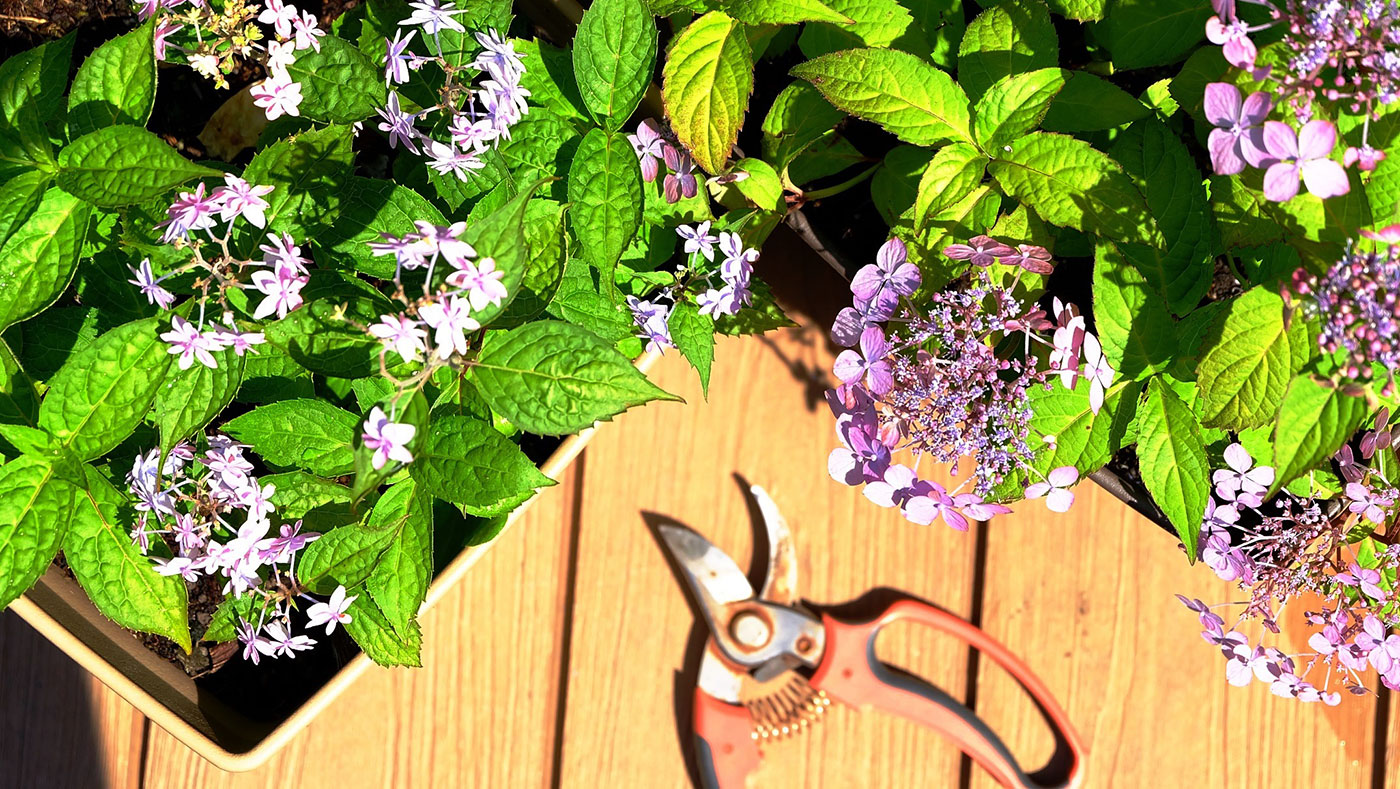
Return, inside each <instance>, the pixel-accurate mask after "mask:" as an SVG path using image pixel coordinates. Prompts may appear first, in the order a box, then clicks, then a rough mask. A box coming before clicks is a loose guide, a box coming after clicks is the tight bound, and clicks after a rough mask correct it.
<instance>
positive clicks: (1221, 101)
mask: <svg viewBox="0 0 1400 789" xmlns="http://www.w3.org/2000/svg"><path fill="white" fill-rule="evenodd" d="M1271 108H1272V101H1271V99H1270V98H1269V96H1268V94H1265V93H1251V94H1250V95H1249V98H1247V99H1243V98H1241V94H1240V89H1239V88H1237V87H1235V86H1234V85H1231V84H1229V83H1228V82H1212V83H1211V84H1209V85H1207V86H1206V91H1205V114H1206V119H1207V120H1209V121H1210V122H1211V124H1212V125H1213V126H1215V128H1214V129H1212V130H1211V132H1210V138H1209V140H1208V143H1209V148H1210V161H1211V165H1212V166H1213V167H1214V168H1215V172H1216V174H1217V175H1234V174H1236V173H1239V172H1242V171H1243V170H1244V169H1245V165H1249V166H1251V167H1256V168H1259V169H1261V170H1263V171H1264V197H1265V198H1267V199H1269V200H1272V201H1274V202H1277V203H1283V202H1287V201H1289V200H1292V199H1293V198H1294V197H1295V196H1297V194H1298V182H1299V180H1301V181H1302V183H1303V185H1304V186H1306V187H1307V189H1308V191H1309V192H1311V193H1312V194H1315V195H1317V196H1318V197H1323V198H1327V197H1337V196H1338V195H1344V194H1346V193H1347V192H1349V191H1350V190H1351V184H1350V183H1349V182H1348V181H1347V174H1346V170H1344V169H1343V168H1342V165H1341V164H1339V163H1337V162H1335V161H1333V160H1332V159H1331V158H1330V157H1331V156H1332V151H1333V149H1334V148H1336V147H1337V127H1336V126H1335V125H1334V124H1333V123H1332V122H1331V121H1324V120H1312V121H1308V122H1307V123H1304V124H1303V126H1302V128H1301V129H1300V130H1299V131H1297V132H1295V131H1294V130H1293V127H1292V126H1289V125H1288V124H1286V123H1283V122H1281V121H1270V120H1265V119H1266V118H1267V117H1268V115H1269V111H1270V109H1271ZM1368 164H1369V165H1370V166H1368ZM1371 166H1374V164H1373V163H1371V162H1370V160H1369V159H1368V160H1367V162H1363V163H1362V169H1370V168H1371Z"/></svg>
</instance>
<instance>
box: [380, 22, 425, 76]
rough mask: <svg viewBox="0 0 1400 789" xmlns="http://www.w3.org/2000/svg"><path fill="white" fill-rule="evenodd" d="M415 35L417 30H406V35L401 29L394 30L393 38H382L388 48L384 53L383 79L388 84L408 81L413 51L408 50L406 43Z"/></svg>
mask: <svg viewBox="0 0 1400 789" xmlns="http://www.w3.org/2000/svg"><path fill="white" fill-rule="evenodd" d="M416 35H418V31H417V30H410V31H408V36H407V37H405V36H404V34H403V31H402V30H395V31H394V37H393V39H388V38H386V39H384V45H385V47H387V49H388V51H387V52H386V53H385V63H384V79H385V81H386V82H387V83H388V84H390V85H401V84H403V83H405V82H408V69H409V66H410V65H412V63H413V61H414V56H413V53H412V52H409V51H408V45H409V43H411V42H412V41H413V37H414V36H416Z"/></svg>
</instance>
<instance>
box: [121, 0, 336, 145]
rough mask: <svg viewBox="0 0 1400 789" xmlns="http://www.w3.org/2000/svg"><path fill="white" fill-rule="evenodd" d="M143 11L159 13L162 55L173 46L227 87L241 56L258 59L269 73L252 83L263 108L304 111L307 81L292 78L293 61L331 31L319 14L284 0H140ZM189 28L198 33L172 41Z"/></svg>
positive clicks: (273, 114)
mask: <svg viewBox="0 0 1400 789" xmlns="http://www.w3.org/2000/svg"><path fill="white" fill-rule="evenodd" d="M137 13H138V16H140V18H141V19H148V18H150V17H151V16H153V15H157V14H159V19H158V20H157V22H156V29H155V55H156V59H157V60H165V59H167V57H168V56H169V55H170V53H171V50H172V49H173V50H174V51H176V52H178V53H180V54H181V55H182V56H183V57H184V59H185V62H186V63H188V64H189V66H190V67H191V68H193V69H194V70H195V71H196V72H198V73H199V74H200V75H202V76H205V77H208V78H209V79H212V80H213V81H214V85H215V87H218V88H226V87H228V80H227V78H226V75H227V74H229V73H231V72H232V71H233V70H234V69H235V68H236V67H237V66H238V63H239V61H240V60H247V59H257V60H259V61H260V62H262V64H263V65H264V67H265V68H266V69H267V75H268V76H267V79H265V80H263V81H262V82H260V83H258V84H256V85H254V86H253V87H252V88H251V89H250V93H251V95H252V97H253V103H254V104H255V105H257V106H258V107H260V108H262V109H263V111H264V112H265V113H266V114H267V117H268V119H269V120H272V119H275V118H278V117H281V116H282V115H293V116H295V115H298V114H299V110H298V108H299V107H300V105H301V100H302V96H301V83H299V82H295V81H293V80H292V78H291V76H290V74H289V73H288V71H287V67H288V66H290V65H291V64H293V63H295V62H296V58H297V55H296V53H297V52H299V51H301V50H304V49H308V48H310V49H313V50H315V51H318V52H319V51H320V49H321V43H320V41H319V39H320V38H321V37H322V36H324V35H325V31H324V30H321V29H320V27H319V26H318V24H317V19H316V15H315V14H312V13H311V12H309V11H304V10H300V9H298V8H297V7H296V6H294V5H292V4H290V3H284V2H283V0H267V4H266V5H265V6H261V7H259V6H258V5H256V4H250V3H247V2H245V1H244V0H231V1H230V2H226V3H221V4H215V3H206V2H203V0H188V1H187V0H138V3H137ZM255 21H256V22H258V23H261V24H264V25H267V26H269V27H271V29H272V32H273V38H272V39H271V40H269V41H267V42H266V43H261V42H263V40H264V34H263V31H262V29H261V28H259V27H258V25H257V24H254V22H255ZM186 28H189V30H190V31H192V36H191V35H190V34H186V35H185V36H183V37H181V38H182V40H183V41H184V42H185V44H184V45H180V44H174V43H172V42H171V40H170V39H171V37H172V36H174V35H175V34H176V33H178V32H179V31H181V30H185V29H186Z"/></svg>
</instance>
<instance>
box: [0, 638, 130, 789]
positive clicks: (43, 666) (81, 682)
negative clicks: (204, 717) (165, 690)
mask: <svg viewBox="0 0 1400 789" xmlns="http://www.w3.org/2000/svg"><path fill="white" fill-rule="evenodd" d="M144 727H145V718H144V717H142V716H141V714H140V713H138V712H137V711H136V709H135V708H134V707H132V706H131V705H130V704H128V703H126V701H124V700H123V699H122V698H121V697H120V696H118V695H117V694H116V693H113V692H112V691H110V690H108V689H107V687H106V686H105V685H103V684H102V683H101V682H98V681H97V680H96V679H94V678H93V677H92V675H90V674H88V673H87V672H86V671H84V670H83V669H82V668H81V667H80V666H78V664H76V663H74V662H73V661H72V660H70V659H69V658H68V656H67V655H64V654H63V653H62V652H60V651H59V650H58V648H57V647H55V646H53V645H52V644H50V643H49V642H48V641H47V640H46V639H45V638H44V637H43V636H41V635H39V634H38V633H36V632H34V630H33V629H32V628H30V627H29V625H27V624H25V623H24V621H23V620H21V619H20V618H19V617H18V616H16V615H15V614H12V613H0V786H14V787H45V789H49V788H50V787H52V788H53V789H66V788H67V787H75V788H76V787H81V788H82V789H88V787H136V786H138V785H139V780H140V775H141V740H142V736H143V732H144Z"/></svg>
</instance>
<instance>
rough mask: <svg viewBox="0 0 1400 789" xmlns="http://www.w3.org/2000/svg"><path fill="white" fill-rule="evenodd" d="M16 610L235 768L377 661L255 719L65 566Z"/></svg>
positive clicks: (439, 594) (642, 365) (282, 738)
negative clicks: (289, 707) (207, 686)
mask: <svg viewBox="0 0 1400 789" xmlns="http://www.w3.org/2000/svg"><path fill="white" fill-rule="evenodd" d="M656 359H657V355H656V354H644V355H642V356H641V357H639V358H638V359H637V361H636V365H637V368H638V369H639V370H641V371H642V372H646V371H647V370H648V369H650V368H651V366H652V364H653V363H654V362H655V361H656ZM597 429H598V427H597V426H594V427H590V428H588V429H587V430H584V431H583V432H581V433H579V434H577V435H574V436H570V437H569V438H566V439H564V441H563V443H561V444H560V445H559V448H558V449H556V450H555V451H554V453H553V454H552V455H550V456H549V458H548V459H546V460H545V462H544V463H543V464H541V465H540V471H542V472H544V474H545V476H547V477H549V478H551V479H559V478H560V477H561V476H562V475H563V473H564V471H565V470H566V469H568V467H569V464H570V463H572V462H573V460H574V458H576V457H578V455H579V453H580V452H582V451H583V448H584V446H585V445H587V444H588V442H589V440H590V439H591V438H592V437H593V434H594V432H596V431H597ZM535 498H538V496H536V497H534V498H531V499H530V500H529V501H527V502H525V503H524V504H522V505H520V507H518V508H517V509H516V510H515V511H514V512H512V513H511V514H510V517H509V518H508V519H507V521H506V525H505V527H504V528H502V529H501V532H500V534H498V535H496V537H495V538H494V539H492V540H491V541H490V542H487V543H484V544H482V545H476V546H472V547H469V548H467V549H466V550H464V551H462V552H461V553H460V554H458V555H457V557H456V558H455V559H453V560H452V562H451V563H449V564H448V565H447V567H445V568H443V570H442V572H440V573H438V575H437V577H435V578H434V579H433V581H432V583H431V584H430V585H429V587H428V594H427V597H426V598H425V599H424V601H423V607H422V608H421V609H420V613H421V612H422V611H427V610H428V609H429V608H431V607H432V606H433V605H435V604H436V603H437V602H438V601H439V600H441V599H442V598H443V597H444V596H446V595H447V593H448V592H449V591H450V590H451V589H452V587H454V586H455V585H456V584H457V582H458V581H460V580H462V577H463V576H465V575H466V574H467V571H468V570H470V569H471V567H472V565H474V564H476V562H477V560H478V559H480V558H481V557H482V556H483V555H484V554H485V553H486V551H487V550H488V549H489V548H490V547H491V546H492V545H493V544H495V542H496V540H497V539H500V535H501V534H504V533H505V532H506V531H507V530H509V529H510V527H511V526H513V525H514V524H515V522H516V521H518V520H519V519H520V517H521V516H522V515H523V514H524V513H525V512H526V510H528V509H529V507H530V505H531V504H532V503H533V502H534V500H535ZM8 610H11V611H14V612H15V613H17V614H19V616H20V618H22V619H24V621H26V622H28V623H29V625H30V626H31V627H33V628H34V629H35V630H37V631H39V632H40V633H41V634H43V636H44V637H45V638H47V639H48V640H49V641H50V642H52V643H53V644H54V646H56V647H58V648H59V649H61V650H62V651H63V652H64V654H66V655H68V656H69V657H71V658H72V659H73V660H75V661H77V663H78V665H80V666H82V667H83V668H85V669H87V670H88V672H90V673H91V674H92V675H93V676H95V677H97V678H98V679H99V680H101V681H102V683H103V684H104V685H106V686H107V687H109V688H111V689H112V690H113V691H115V692H116V693H117V695H119V696H121V697H122V698H124V699H126V700H127V701H128V702H130V703H131V704H132V706H134V707H136V709H137V710H139V711H140V712H141V714H143V715H145V716H146V717H147V718H149V719H150V720H151V721H152V722H154V723H155V724H156V725H158V726H160V727H161V728H162V729H165V730H166V731H168V732H170V733H171V734H172V735H173V736H174V737H175V739H177V740H179V741H180V742H182V743H184V744H185V745H187V746H189V747H190V748H191V749H192V750H193V751H194V752H195V753H198V754H199V755H200V756H202V757H204V758H205V759H207V760H208V761H209V762H210V763H212V764H213V765H214V766H216V767H218V768H219V769H221V770H227V771H229V772H245V771H248V770H254V769H257V768H258V767H259V766H261V765H262V764H263V763H264V762H266V761H267V760H268V759H270V758H271V757H272V756H273V754H275V753H277V751H279V750H280V749H281V748H282V747H283V746H285V745H286V744H287V743H288V742H289V741H291V739H292V738H293V737H295V736H296V735H297V733H299V732H300V731H301V730H302V729H305V728H306V727H307V725H308V724H310V723H311V721H312V720H314V719H315V718H316V716H317V715H319V714H321V712H322V711H323V710H325V708H326V707H328V706H330V704H331V702H333V701H335V699H336V698H338V697H339V696H340V694H342V693H344V692H345V689H346V688H348V687H350V685H351V684H352V683H353V682H354V681H355V680H356V679H357V678H359V677H360V675H362V674H364V673H365V671H366V670H367V669H369V668H370V667H372V666H373V665H374V664H373V663H372V662H371V661H370V659H369V658H368V657H366V656H365V654H364V653H363V652H361V653H359V654H357V655H356V656H355V657H354V658H352V659H351V660H350V661H349V662H348V663H346V664H345V665H344V666H342V667H341V668H340V670H339V671H337V672H336V673H335V674H334V675H333V676H332V677H331V678H330V679H329V680H328V681H327V682H326V684H325V685H323V686H321V688H320V689H319V690H317V691H316V693H315V694H314V695H312V696H311V698H309V699H307V700H306V701H305V702H304V703H303V704H302V705H301V706H300V707H298V708H297V709H296V710H295V711H294V712H292V713H291V714H290V715H288V716H287V717H285V718H282V719H281V720H279V721H254V720H251V719H249V718H247V717H246V716H244V715H242V714H241V713H238V712H236V711H234V710H232V709H230V708H229V707H227V706H226V705H224V704H223V703H222V702H220V701H219V700H218V699H216V698H214V697H213V696H212V695H211V694H209V693H208V692H202V691H201V690H200V688H199V687H198V686H197V685H196V684H195V681H194V680H193V679H191V678H190V677H189V676H187V675H186V674H185V672H184V671H182V670H181V669H179V668H177V667H176V666H175V665H174V664H172V663H170V662H169V661H168V660H166V659H164V658H162V657H160V656H159V655H157V654H156V653H154V652H152V651H150V650H149V649H147V648H146V647H145V646H144V645H143V644H142V643H141V641H140V640H139V639H137V638H136V637H135V636H134V635H133V634H132V633H131V632H130V631H128V630H124V629H122V628H121V627H118V626H117V625H116V624H115V623H113V622H112V621H111V620H109V619H107V618H106V617H105V616H103V615H102V614H101V613H100V612H99V611H98V610H97V607H96V606H94V605H93V604H92V602H91V601H90V600H88V597H87V594H86V593H85V592H84V591H83V590H82V588H81V587H79V586H78V583H77V581H75V580H74V579H73V578H71V577H69V576H68V575H67V574H65V573H64V572H63V571H62V570H60V569H59V568H57V567H50V568H49V570H48V572H46V573H45V574H44V575H43V577H41V578H40V579H39V582H38V583H37V584H35V585H34V587H33V588H32V589H30V590H29V591H28V592H26V593H25V594H24V595H23V596H21V597H20V598H19V599H18V600H15V601H14V602H13V603H11V604H10V607H9V609H8ZM431 637H432V636H431V634H430V633H428V634H425V639H426V638H431ZM235 659H239V658H235ZM387 670H391V671H410V670H412V669H387Z"/></svg>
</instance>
